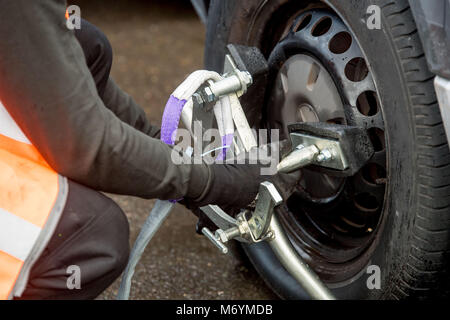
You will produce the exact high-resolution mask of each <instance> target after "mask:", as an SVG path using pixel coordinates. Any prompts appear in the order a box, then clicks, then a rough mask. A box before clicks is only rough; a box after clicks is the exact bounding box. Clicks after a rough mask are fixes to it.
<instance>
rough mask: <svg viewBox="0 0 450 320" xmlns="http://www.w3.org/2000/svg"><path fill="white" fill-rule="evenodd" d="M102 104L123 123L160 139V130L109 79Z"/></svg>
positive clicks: (131, 99) (130, 98)
mask: <svg viewBox="0 0 450 320" xmlns="http://www.w3.org/2000/svg"><path fill="white" fill-rule="evenodd" d="M103 102H104V104H105V106H106V107H107V108H108V109H110V110H111V111H112V112H113V113H114V114H115V115H116V116H117V117H118V118H119V119H120V120H122V121H123V122H125V123H128V124H129V125H130V126H132V127H133V128H135V129H137V130H139V131H141V132H143V133H145V134H146V135H148V136H150V137H153V138H156V139H159V138H160V134H161V129H160V128H159V127H158V126H155V125H152V124H151V123H150V121H149V120H148V118H147V116H146V114H145V112H144V110H143V109H142V108H141V107H140V106H139V105H138V104H137V103H136V102H135V101H134V99H133V98H132V97H131V96H130V95H128V94H127V93H125V92H124V91H123V90H121V89H120V88H119V86H117V84H116V83H115V82H114V80H113V79H112V78H111V77H110V78H109V79H108V82H107V84H106V88H105V94H104V95H103Z"/></svg>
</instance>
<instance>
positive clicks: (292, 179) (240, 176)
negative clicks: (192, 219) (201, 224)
mask: <svg viewBox="0 0 450 320" xmlns="http://www.w3.org/2000/svg"><path fill="white" fill-rule="evenodd" d="M271 146H272V150H276V152H277V154H276V155H277V157H276V158H275V157H270V156H269V157H266V159H262V158H261V157H259V158H257V157H252V152H251V153H247V154H245V155H244V159H245V161H244V162H245V163H244V164H236V161H237V159H227V164H212V165H210V166H209V168H210V170H211V176H212V177H211V179H210V183H209V185H208V186H207V187H206V188H205V190H204V192H203V194H202V195H201V196H200V197H198V198H197V199H186V200H185V201H184V202H185V205H186V206H187V207H188V208H189V209H191V210H194V209H195V208H198V207H202V206H205V205H208V204H215V205H218V206H220V207H222V209H223V210H224V211H226V212H227V213H228V211H229V209H242V208H245V207H246V206H248V205H249V204H250V203H251V202H253V200H254V199H255V197H256V195H257V194H258V190H259V185H260V183H261V182H263V181H269V182H271V183H273V184H274V185H275V187H276V188H277V190H278V192H279V193H280V194H281V196H282V197H283V199H284V200H287V199H288V198H289V197H290V195H291V194H292V192H293V191H294V190H295V187H296V185H297V183H298V182H299V180H300V177H301V174H300V171H296V172H293V173H290V174H286V173H276V164H277V163H278V159H279V158H280V157H281V155H285V154H286V153H287V152H288V151H289V150H290V146H289V143H288V142H286V141H283V142H281V143H280V144H278V145H277V144H275V145H274V144H272V145H271ZM253 154H256V155H259V154H265V152H261V153H253ZM277 158H278V159H277ZM250 159H253V160H254V161H257V163H256V164H250V163H249V162H250ZM274 159H275V160H276V161H275V162H274ZM264 160H265V161H264ZM270 161H272V162H270ZM228 162H231V164H230V163H228ZM264 163H265V164H264ZM271 164H272V165H271ZM269 169H270V170H269ZM267 172H271V173H272V175H263V173H267Z"/></svg>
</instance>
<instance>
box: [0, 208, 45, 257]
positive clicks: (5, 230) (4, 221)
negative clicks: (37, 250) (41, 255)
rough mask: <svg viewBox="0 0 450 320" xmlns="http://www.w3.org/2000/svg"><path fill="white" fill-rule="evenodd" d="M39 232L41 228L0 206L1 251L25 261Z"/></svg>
mask: <svg viewBox="0 0 450 320" xmlns="http://www.w3.org/2000/svg"><path fill="white" fill-rule="evenodd" d="M40 232H41V228H39V227H37V226H35V225H34V224H32V223H29V222H28V221H26V220H23V219H21V218H19V217H18V216H16V215H14V214H12V213H9V212H8V211H6V210H4V209H2V208H0V250H1V251H3V252H6V253H8V254H9V255H11V256H13V257H15V258H17V259H19V260H22V261H25V260H26V258H27V257H28V255H29V254H30V252H31V249H33V245H34V243H35V242H36V239H37V238H38V236H39V233H40ZM18 239H20V241H18Z"/></svg>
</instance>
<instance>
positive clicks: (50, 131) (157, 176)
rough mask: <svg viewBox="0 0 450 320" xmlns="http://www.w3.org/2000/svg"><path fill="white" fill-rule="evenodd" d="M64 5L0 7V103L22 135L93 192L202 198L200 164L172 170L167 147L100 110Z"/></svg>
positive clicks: (204, 180) (204, 176) (3, 1)
mask: <svg viewBox="0 0 450 320" xmlns="http://www.w3.org/2000/svg"><path fill="white" fill-rule="evenodd" d="M65 5H66V3H65V1H63V0H33V1H29V0H14V1H10V0H0V8H1V9H0V34H1V41H0V99H1V101H2V102H3V104H4V105H5V107H6V108H7V109H8V111H9V112H10V113H11V115H12V116H13V118H14V119H15V120H16V122H17V123H18V124H19V126H20V127H21V129H22V130H23V131H24V133H25V135H26V136H27V137H28V138H29V139H30V141H31V142H32V143H33V145H34V146H35V147H36V148H37V149H38V150H39V152H40V153H41V154H42V156H43V157H44V158H45V159H46V160H47V162H48V163H49V165H50V166H52V167H53V168H54V169H55V170H56V171H58V172H59V173H61V174H62V175H65V176H67V177H69V178H70V179H73V180H75V181H77V182H79V183H82V184H84V185H86V186H89V187H91V188H95V189H97V190H101V191H106V192H112V193H119V194H126V195H134V196H140V197H145V198H153V197H155V198H156V197H157V198H161V199H170V198H178V197H182V196H186V197H191V198H194V197H197V196H199V195H201V194H202V193H204V191H205V188H206V186H207V185H210V184H211V183H210V182H211V180H210V179H212V178H211V177H212V176H213V174H212V171H211V170H210V168H209V167H208V166H207V165H206V164H199V165H188V164H186V165H175V164H173V162H172V161H171V148H170V147H168V146H166V145H165V144H164V143H162V142H161V141H159V140H157V139H154V138H151V137H149V136H147V135H146V134H144V133H143V132H140V131H138V130H136V129H135V128H133V127H132V126H130V125H128V124H126V123H124V122H123V121H121V120H120V119H119V118H118V117H117V116H116V115H115V114H114V113H113V112H112V111H111V110H108V108H106V107H105V105H104V104H103V102H102V101H101V99H100V98H99V96H98V94H97V91H96V87H95V83H94V81H93V79H92V76H91V74H90V72H89V70H88V68H87V66H86V62H85V59H84V56H83V52H82V50H81V48H80V45H79V44H78V42H77V40H76V39H75V36H74V32H73V31H71V30H69V29H68V28H67V27H66V21H65V18H64V13H65ZM138 118H139V117H138ZM138 118H137V121H139V120H138Z"/></svg>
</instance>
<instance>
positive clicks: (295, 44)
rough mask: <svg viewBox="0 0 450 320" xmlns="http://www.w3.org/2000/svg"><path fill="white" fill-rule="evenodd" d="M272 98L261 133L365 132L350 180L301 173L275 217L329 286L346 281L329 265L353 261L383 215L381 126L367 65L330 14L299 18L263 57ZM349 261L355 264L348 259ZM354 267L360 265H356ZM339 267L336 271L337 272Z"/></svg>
mask: <svg viewBox="0 0 450 320" xmlns="http://www.w3.org/2000/svg"><path fill="white" fill-rule="evenodd" d="M269 65H270V67H271V70H272V78H271V79H272V80H271V81H272V83H273V91H272V94H271V96H270V99H269V100H268V105H267V116H268V117H267V119H268V126H269V127H271V128H278V129H280V131H281V136H282V137H284V138H287V137H288V132H287V125H288V124H290V123H293V122H296V121H300V122H301V121H304V122H317V121H321V122H332V123H338V124H349V125H356V126H360V127H363V128H365V129H367V130H368V134H369V136H370V137H371V140H372V143H373V145H374V147H375V151H376V153H375V155H374V156H373V158H372V159H371V160H370V162H369V163H368V164H367V165H366V166H365V167H364V168H363V169H362V170H361V171H360V172H359V173H357V174H356V175H355V176H354V177H350V178H340V177H334V176H333V177H332V176H328V175H326V174H324V173H322V172H317V171H312V170H304V171H303V177H302V180H301V181H300V183H299V188H298V192H297V193H296V194H295V195H294V196H293V197H292V198H291V199H289V201H288V208H289V210H288V211H287V213H286V214H285V215H284V216H283V217H282V219H281V220H282V223H284V226H285V228H286V230H287V233H288V236H289V237H290V239H291V241H292V242H293V244H294V246H296V247H297V249H298V250H299V251H301V254H302V255H303V256H305V257H309V258H307V259H309V262H310V264H311V265H312V266H313V267H315V268H316V272H317V271H318V269H320V270H321V271H319V274H320V275H321V276H323V278H324V279H328V280H329V281H330V282H339V281H342V280H344V279H347V278H348V277H349V276H352V275H353V274H356V273H357V272H359V270H360V268H359V267H360V266H361V265H362V264H363V263H365V262H364V261H362V260H361V261H360V262H359V264H356V265H355V268H354V270H353V271H352V269H351V268H349V272H347V273H346V274H345V275H343V274H342V272H340V270H334V268H336V266H339V264H342V263H348V262H349V261H356V260H357V258H358V257H359V256H361V255H362V253H363V252H364V250H365V249H366V248H367V247H368V246H369V244H370V243H371V242H372V241H373V236H374V235H375V234H376V232H375V231H376V229H377V226H378V224H379V221H380V219H381V216H382V211H383V210H382V209H383V203H384V193H385V184H386V151H385V147H386V143H385V138H384V120H383V117H382V112H381V107H380V105H379V102H378V101H379V99H378V94H377V93H376V90H375V85H374V81H373V78H372V74H371V71H370V70H369V68H368V63H367V61H366V58H365V57H364V55H363V53H362V51H361V49H360V47H359V46H358V44H357V41H356V39H355V38H354V36H353V34H352V32H351V31H350V30H348V28H347V27H346V26H345V24H344V23H343V22H342V21H341V20H340V18H339V17H337V16H336V15H335V14H333V13H331V12H329V11H326V10H311V11H307V12H304V13H302V14H300V15H299V16H298V17H297V19H295V22H294V23H293V25H292V27H291V30H290V32H289V34H288V35H287V36H286V37H285V38H284V39H283V40H282V41H280V43H278V45H277V46H276V47H275V48H274V50H273V52H272V54H271V55H270V57H269ZM355 259H356V260H355ZM358 261H359V260H358ZM339 268H342V267H339Z"/></svg>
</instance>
